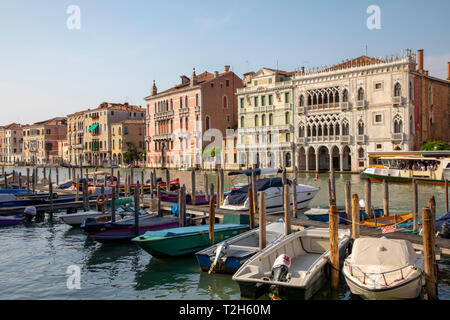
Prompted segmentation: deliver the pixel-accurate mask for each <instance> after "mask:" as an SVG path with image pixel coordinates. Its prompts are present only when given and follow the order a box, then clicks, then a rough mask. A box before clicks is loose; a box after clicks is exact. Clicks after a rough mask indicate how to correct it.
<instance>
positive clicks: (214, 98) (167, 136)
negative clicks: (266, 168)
mask: <svg viewBox="0 0 450 320" xmlns="http://www.w3.org/2000/svg"><path fill="white" fill-rule="evenodd" d="M242 87H243V82H242V80H241V79H240V78H239V77H238V76H237V75H235V74H234V73H233V72H231V71H229V66H225V69H224V72H223V73H219V72H217V71H216V72H214V73H209V72H206V71H205V72H203V73H201V74H199V75H196V73H195V70H194V72H193V73H192V76H191V78H188V77H186V76H184V75H183V76H181V83H180V84H178V85H176V86H175V87H172V88H170V89H168V90H165V91H163V92H159V93H158V91H157V88H156V85H155V83H154V84H153V87H152V92H151V95H150V96H148V97H146V98H145V100H146V106H147V117H146V150H147V166H149V167H158V168H159V167H168V168H179V167H201V166H202V164H203V163H204V159H205V157H208V155H209V156H211V153H210V152H209V153H205V152H204V151H207V150H209V151H211V150H214V151H213V154H215V153H216V152H217V151H218V150H219V149H220V147H221V145H222V139H223V138H224V137H225V134H226V130H227V129H236V127H237V99H236V96H235V94H234V93H235V92H236V89H237V88H242ZM205 149H206V150H205Z"/></svg>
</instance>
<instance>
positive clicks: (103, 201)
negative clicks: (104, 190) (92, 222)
mask: <svg viewBox="0 0 450 320" xmlns="http://www.w3.org/2000/svg"><path fill="white" fill-rule="evenodd" d="M101 199H102V195H101V194H99V195H98V197H97V204H98V205H99V206H104V205H105V204H106V203H107V202H108V200H109V196H108V194H105V197H104V198H103V200H101Z"/></svg>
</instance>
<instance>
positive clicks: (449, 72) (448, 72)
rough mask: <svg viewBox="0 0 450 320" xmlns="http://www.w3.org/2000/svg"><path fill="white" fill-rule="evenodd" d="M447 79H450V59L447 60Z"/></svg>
mask: <svg viewBox="0 0 450 320" xmlns="http://www.w3.org/2000/svg"><path fill="white" fill-rule="evenodd" d="M447 81H450V61H449V62H447Z"/></svg>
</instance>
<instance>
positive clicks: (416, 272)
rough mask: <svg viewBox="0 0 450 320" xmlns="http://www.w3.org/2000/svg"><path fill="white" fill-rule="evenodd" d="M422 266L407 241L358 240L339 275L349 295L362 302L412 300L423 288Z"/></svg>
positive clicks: (418, 255)
mask: <svg viewBox="0 0 450 320" xmlns="http://www.w3.org/2000/svg"><path fill="white" fill-rule="evenodd" d="M423 263H424V262H423V254H422V253H417V252H416V251H415V250H414V248H413V246H412V244H411V243H410V242H409V241H407V240H397V239H382V238H379V239H377V238H358V239H356V240H355V242H354V244H353V248H352V253H351V254H350V255H349V256H348V257H347V259H345V261H344V266H343V269H342V272H343V274H344V277H345V281H346V282H347V285H348V286H349V288H350V290H351V292H352V293H353V294H355V295H359V296H361V297H363V298H364V299H370V300H397V299H414V298H417V297H418V296H419V295H420V293H421V290H422V287H423V285H424V284H425V279H424V265H423Z"/></svg>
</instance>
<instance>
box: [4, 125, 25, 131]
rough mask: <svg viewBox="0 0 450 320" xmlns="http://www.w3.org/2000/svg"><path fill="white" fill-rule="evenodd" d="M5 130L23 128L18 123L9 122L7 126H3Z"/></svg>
mask: <svg viewBox="0 0 450 320" xmlns="http://www.w3.org/2000/svg"><path fill="white" fill-rule="evenodd" d="M3 128H4V129H5V130H19V129H22V126H21V125H20V124H18V123H11V124H8V125H7V126H4V127H3Z"/></svg>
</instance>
